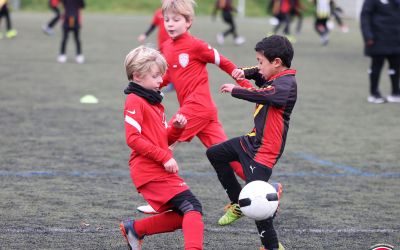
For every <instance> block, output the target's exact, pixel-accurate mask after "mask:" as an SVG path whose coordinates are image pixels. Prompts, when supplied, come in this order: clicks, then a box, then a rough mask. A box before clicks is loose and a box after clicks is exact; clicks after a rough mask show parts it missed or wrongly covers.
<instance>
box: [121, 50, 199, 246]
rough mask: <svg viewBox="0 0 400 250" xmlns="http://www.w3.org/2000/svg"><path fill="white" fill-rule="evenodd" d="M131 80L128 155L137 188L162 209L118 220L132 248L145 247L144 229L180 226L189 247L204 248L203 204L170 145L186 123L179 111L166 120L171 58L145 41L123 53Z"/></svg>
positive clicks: (152, 231)
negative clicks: (166, 77)
mask: <svg viewBox="0 0 400 250" xmlns="http://www.w3.org/2000/svg"><path fill="white" fill-rule="evenodd" d="M125 67H126V73H127V77H128V79H129V81H130V82H129V86H128V87H127V88H126V89H125V91H124V93H125V94H127V97H126V101H125V108H124V116H125V135H126V142H127V144H128V146H129V147H130V148H131V149H132V153H131V156H130V160H129V166H130V172H131V178H132V181H133V183H134V185H135V187H136V189H137V190H138V192H139V193H141V194H142V195H143V197H144V198H145V199H146V201H147V202H148V203H149V204H151V206H152V207H153V208H155V209H156V210H157V211H158V212H160V214H158V215H154V216H151V217H147V218H144V219H140V220H133V219H128V220H125V221H123V222H121V224H120V229H121V233H122V235H123V236H124V237H125V239H126V240H127V243H128V248H129V249H141V240H142V239H143V237H144V236H146V235H152V234H158V233H165V232H171V231H174V230H176V229H182V231H183V235H184V242H185V249H192V250H195V249H203V231H204V224H203V221H202V215H201V213H202V207H201V204H200V202H199V201H198V200H197V198H196V197H195V196H194V195H193V194H192V193H191V191H190V190H189V187H188V186H187V185H186V183H185V181H184V180H183V179H182V178H181V177H180V176H179V175H178V171H179V167H178V164H177V163H176V161H175V159H174V158H173V155H172V152H171V150H170V149H169V148H168V146H169V145H170V144H172V143H173V142H174V141H175V140H176V139H178V138H179V136H180V135H181V133H182V132H183V130H184V128H185V125H186V123H187V120H186V118H185V117H184V116H183V115H181V114H177V115H175V117H174V118H173V119H172V120H171V123H170V124H171V126H168V124H167V121H166V117H165V114H164V107H163V105H162V104H161V101H162V95H161V92H160V91H159V89H160V84H161V83H162V76H163V74H164V73H165V70H166V68H167V62H166V61H165V59H164V57H163V56H162V55H161V54H160V52H159V51H157V50H155V49H151V48H147V47H144V46H140V47H138V48H136V49H134V50H132V51H131V52H130V53H129V54H128V55H127V56H126V59H125Z"/></svg>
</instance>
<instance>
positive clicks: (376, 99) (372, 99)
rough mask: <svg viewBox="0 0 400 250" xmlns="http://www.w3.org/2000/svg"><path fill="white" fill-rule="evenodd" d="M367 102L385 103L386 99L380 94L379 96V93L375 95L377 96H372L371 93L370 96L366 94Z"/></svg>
mask: <svg viewBox="0 0 400 250" xmlns="http://www.w3.org/2000/svg"><path fill="white" fill-rule="evenodd" d="M367 100H368V102H369V103H374V104H381V103H385V102H386V100H385V98H383V97H382V96H380V95H377V96H373V95H371V96H368V99H367Z"/></svg>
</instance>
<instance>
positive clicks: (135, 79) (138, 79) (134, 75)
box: [132, 73, 142, 82]
mask: <svg viewBox="0 0 400 250" xmlns="http://www.w3.org/2000/svg"><path fill="white" fill-rule="evenodd" d="M132 79H133V81H134V82H140V80H141V79H142V77H141V76H140V75H139V74H137V73H133V74H132Z"/></svg>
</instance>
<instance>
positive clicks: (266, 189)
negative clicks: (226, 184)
mask: <svg viewBox="0 0 400 250" xmlns="http://www.w3.org/2000/svg"><path fill="white" fill-rule="evenodd" d="M239 206H240V210H242V212H243V214H244V215H246V216H247V217H249V218H251V219H254V220H257V221H259V220H265V219H268V218H270V217H272V216H273V215H274V213H275V212H276V209H277V208H278V194H277V192H276V190H275V188H274V187H273V186H272V185H271V184H269V183H268V182H265V181H252V182H249V183H248V184H247V185H246V186H244V187H243V189H242V191H241V192H240V195H239Z"/></svg>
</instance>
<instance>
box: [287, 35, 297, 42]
mask: <svg viewBox="0 0 400 250" xmlns="http://www.w3.org/2000/svg"><path fill="white" fill-rule="evenodd" d="M286 38H287V39H288V40H289V42H291V43H296V42H297V39H296V37H295V36H292V35H286Z"/></svg>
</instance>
